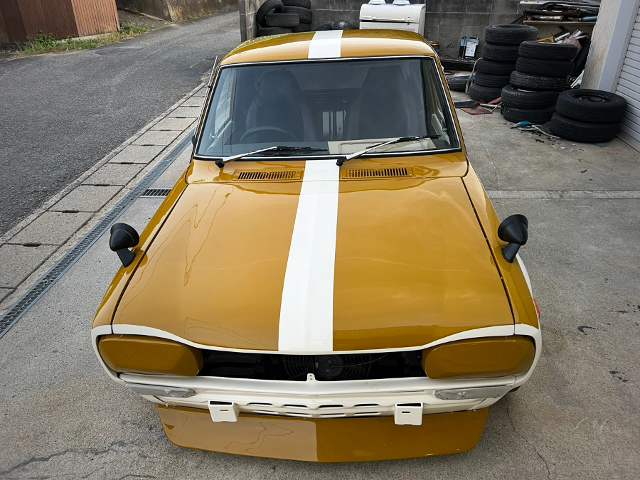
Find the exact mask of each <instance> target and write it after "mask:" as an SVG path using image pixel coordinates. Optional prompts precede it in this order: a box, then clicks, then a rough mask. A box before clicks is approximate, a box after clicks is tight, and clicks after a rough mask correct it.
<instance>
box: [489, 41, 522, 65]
mask: <svg viewBox="0 0 640 480" xmlns="http://www.w3.org/2000/svg"><path fill="white" fill-rule="evenodd" d="M482 58H484V59H486V60H491V61H493V62H503V63H516V61H517V60H518V46H517V45H491V44H489V43H485V44H484V47H482Z"/></svg>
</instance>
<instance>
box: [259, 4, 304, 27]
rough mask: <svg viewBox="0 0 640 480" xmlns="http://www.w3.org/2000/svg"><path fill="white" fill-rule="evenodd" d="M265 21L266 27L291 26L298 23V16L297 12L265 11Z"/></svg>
mask: <svg viewBox="0 0 640 480" xmlns="http://www.w3.org/2000/svg"><path fill="white" fill-rule="evenodd" d="M285 9H286V7H285ZM265 22H266V24H267V27H285V28H291V27H295V26H296V25H300V17H298V14H297V13H286V12H285V13H267V15H266V16H265Z"/></svg>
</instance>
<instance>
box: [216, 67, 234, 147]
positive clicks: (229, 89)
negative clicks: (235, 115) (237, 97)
mask: <svg viewBox="0 0 640 480" xmlns="http://www.w3.org/2000/svg"><path fill="white" fill-rule="evenodd" d="M230 73H231V74H230V75H225V77H226V78H225V82H224V83H223V84H221V85H220V86H219V87H218V88H220V96H219V97H218V102H217V104H216V109H215V112H214V114H213V124H214V132H213V134H214V136H215V137H217V136H218V135H220V132H221V131H222V129H224V127H225V126H226V125H227V123H228V122H230V121H231V101H232V99H233V90H234V86H235V83H236V82H235V78H236V72H235V71H231V72H230ZM221 80H222V79H221Z"/></svg>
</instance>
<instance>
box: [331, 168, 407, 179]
mask: <svg viewBox="0 0 640 480" xmlns="http://www.w3.org/2000/svg"><path fill="white" fill-rule="evenodd" d="M341 176H342V178H392V177H413V169H411V168H406V167H399V168H348V169H346V170H343V171H342V175H341Z"/></svg>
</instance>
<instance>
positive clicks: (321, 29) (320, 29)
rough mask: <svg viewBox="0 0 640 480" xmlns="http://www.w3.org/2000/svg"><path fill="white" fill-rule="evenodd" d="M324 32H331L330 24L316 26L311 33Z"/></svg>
mask: <svg viewBox="0 0 640 480" xmlns="http://www.w3.org/2000/svg"><path fill="white" fill-rule="evenodd" d="M326 30H333V27H332V26H331V24H330V23H323V24H322V25H319V26H317V27H316V28H315V29H314V30H313V31H314V32H324V31H326Z"/></svg>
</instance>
